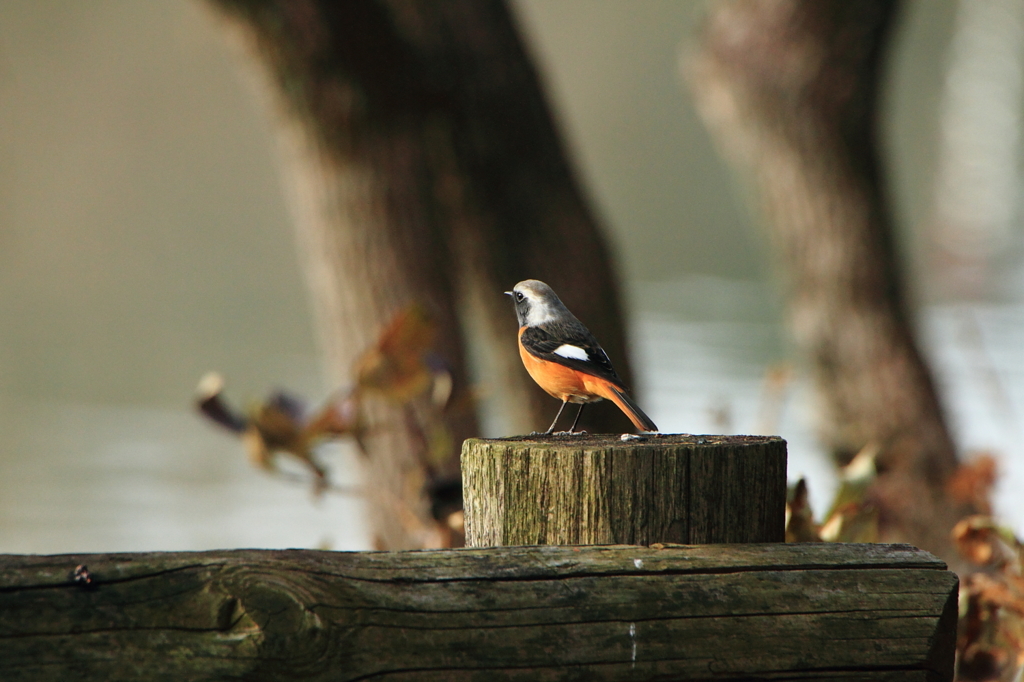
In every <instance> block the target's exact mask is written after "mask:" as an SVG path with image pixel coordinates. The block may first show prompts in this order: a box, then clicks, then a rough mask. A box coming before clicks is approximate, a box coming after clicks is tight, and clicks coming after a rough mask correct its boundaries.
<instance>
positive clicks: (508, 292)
mask: <svg viewBox="0 0 1024 682" xmlns="http://www.w3.org/2000/svg"><path fill="white" fill-rule="evenodd" d="M505 295H506V296H512V295H513V292H511V291H506V292H505Z"/></svg>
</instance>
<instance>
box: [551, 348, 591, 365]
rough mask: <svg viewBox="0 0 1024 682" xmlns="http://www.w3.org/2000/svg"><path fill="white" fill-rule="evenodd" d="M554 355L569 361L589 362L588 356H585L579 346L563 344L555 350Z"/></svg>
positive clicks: (585, 352)
mask: <svg viewBox="0 0 1024 682" xmlns="http://www.w3.org/2000/svg"><path fill="white" fill-rule="evenodd" d="M555 355H561V356H562V357H563V358H569V359H571V360H583V361H584V362H589V361H590V356H589V355H587V351H585V350H583V349H582V348H580V347H579V346H573V345H572V344H569V343H563V344H562V345H561V346H559V347H558V348H556V349H555Z"/></svg>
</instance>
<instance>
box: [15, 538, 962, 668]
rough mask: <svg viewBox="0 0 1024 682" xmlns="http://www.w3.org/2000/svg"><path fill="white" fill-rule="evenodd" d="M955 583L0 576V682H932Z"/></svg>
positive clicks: (425, 567)
mask: <svg viewBox="0 0 1024 682" xmlns="http://www.w3.org/2000/svg"><path fill="white" fill-rule="evenodd" d="M82 563H85V564H87V565H88V567H89V571H90V573H91V575H92V577H93V582H92V584H91V586H89V587H83V586H81V585H78V584H75V583H74V582H73V581H72V579H71V574H72V571H73V570H74V568H75V566H76V565H78V564H82ZM956 584H957V583H956V576H954V575H953V574H952V573H950V572H948V571H946V570H945V565H944V564H943V563H941V562H940V561H938V560H936V559H935V558H934V557H932V556H931V555H929V554H926V553H924V552H921V551H919V550H916V549H914V548H912V547H908V546H900V545H888V546H887V545H832V544H813V545H787V544H764V545H704V546H694V547H681V546H668V547H664V548H661V549H658V548H646V547H508V548H497V549H489V550H447V551H433V552H427V551H424V552H393V553H388V552H366V553H336V552H316V551H300V550H294V551H256V550H252V551H230V552H225V551H221V552H201V553H155V554H110V555H102V554H95V555H65V556H13V555H5V556H0V679H2V680H5V681H9V680H33V681H35V680H61V681H73V680H104V681H107V680H226V679H251V680H268V681H273V680H291V679H303V680H389V681H394V680H410V681H411V680H417V681H418V680H431V681H441V680H456V681H462V680H466V681H469V680H652V679H694V680H711V679H715V680H728V679H734V680H735V679H751V678H753V677H756V678H757V679H764V680H783V679H785V680H810V679H826V680H853V679H857V680H897V679H899V680H922V681H923V680H949V679H951V676H952V661H953V658H952V656H953V653H952V652H953V640H954V638H955V618H956Z"/></svg>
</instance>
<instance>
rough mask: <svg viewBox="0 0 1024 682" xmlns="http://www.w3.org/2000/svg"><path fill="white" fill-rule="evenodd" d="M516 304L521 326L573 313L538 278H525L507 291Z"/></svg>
mask: <svg viewBox="0 0 1024 682" xmlns="http://www.w3.org/2000/svg"><path fill="white" fill-rule="evenodd" d="M505 294H506V295H507V296H511V297H512V301H513V302H514V303H515V306H516V317H517V318H519V326H520V327H536V326H538V325H541V324H544V323H546V322H553V321H555V320H557V319H559V318H561V317H563V316H566V315H569V316H570V317H571V314H570V313H569V311H568V310H567V309H566V307H565V305H563V304H562V301H561V300H559V298H558V295H557V294H555V292H554V290H553V289H552V288H551V287H549V286H548V285H547V284H545V283H544V282H541V281H540V280H538V279H525V280H523V281H522V282H520V283H519V284H517V285H515V286H514V287H512V291H506V292H505Z"/></svg>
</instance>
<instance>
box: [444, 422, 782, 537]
mask: <svg viewBox="0 0 1024 682" xmlns="http://www.w3.org/2000/svg"><path fill="white" fill-rule="evenodd" d="M641 438H642V440H629V441H626V442H623V441H621V440H620V438H619V436H611V435H593V436H589V435H587V436H580V435H566V436H523V437H516V438H500V439H479V438H473V439H470V440H467V441H466V442H465V443H464V444H463V447H462V490H463V498H464V506H465V514H466V545H467V546H469V547H494V546H511V545H576V544H583V545H606V544H631V545H650V544H653V543H657V542H662V543H681V544H706V543H728V542H783V541H784V540H785V514H786V441H784V440H783V439H781V438H778V437H774V436H685V435H669V434H649V435H644V436H642V437H641Z"/></svg>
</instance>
